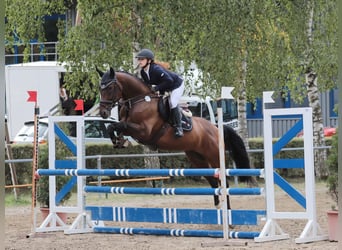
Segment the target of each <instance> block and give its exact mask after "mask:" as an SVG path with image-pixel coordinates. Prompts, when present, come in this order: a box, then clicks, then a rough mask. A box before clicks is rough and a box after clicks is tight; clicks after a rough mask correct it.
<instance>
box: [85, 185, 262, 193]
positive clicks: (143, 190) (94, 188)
mask: <svg viewBox="0 0 342 250" xmlns="http://www.w3.org/2000/svg"><path fill="white" fill-rule="evenodd" d="M84 191H85V192H87V193H112V194H161V195H221V194H222V192H223V190H222V188H135V187H107V186H85V187H84ZM227 194H228V195H262V194H264V189H263V188H227Z"/></svg>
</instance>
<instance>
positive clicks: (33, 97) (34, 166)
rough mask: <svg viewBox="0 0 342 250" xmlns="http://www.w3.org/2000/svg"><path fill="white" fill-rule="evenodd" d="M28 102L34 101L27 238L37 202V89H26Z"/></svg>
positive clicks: (34, 221)
mask: <svg viewBox="0 0 342 250" xmlns="http://www.w3.org/2000/svg"><path fill="white" fill-rule="evenodd" d="M28 93H29V96H30V97H29V98H28V100H27V101H28V102H34V103H35V104H34V140H33V164H32V201H31V226H32V229H31V234H29V235H27V236H26V237H27V238H29V237H31V236H32V235H35V233H36V202H37V178H36V172H37V169H38V145H39V141H38V134H39V133H38V132H39V106H38V103H37V91H28Z"/></svg>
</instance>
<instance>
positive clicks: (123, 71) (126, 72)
mask: <svg viewBox="0 0 342 250" xmlns="http://www.w3.org/2000/svg"><path fill="white" fill-rule="evenodd" d="M117 73H123V74H126V75H129V76H131V77H133V78H134V79H136V80H137V81H139V82H140V83H141V84H143V85H145V86H146V87H148V88H150V86H148V85H147V84H146V83H145V82H144V81H143V79H141V78H139V77H138V76H137V75H135V74H132V73H130V72H128V71H125V70H120V71H117Z"/></svg>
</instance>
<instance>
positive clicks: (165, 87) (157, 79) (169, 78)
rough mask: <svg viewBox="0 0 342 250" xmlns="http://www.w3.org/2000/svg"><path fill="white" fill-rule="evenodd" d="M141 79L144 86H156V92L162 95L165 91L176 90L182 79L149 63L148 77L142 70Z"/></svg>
mask: <svg viewBox="0 0 342 250" xmlns="http://www.w3.org/2000/svg"><path fill="white" fill-rule="evenodd" d="M140 73H141V77H142V78H143V80H144V82H145V83H146V84H150V85H156V91H159V92H160V93H161V94H164V92H165V91H172V90H174V89H176V88H178V87H179V86H180V85H181V84H182V82H183V79H182V78H181V77H180V76H179V75H177V74H176V73H174V72H171V71H169V70H166V69H164V68H163V67H162V66H160V65H158V64H155V63H151V64H150V68H149V71H148V73H149V77H148V75H147V74H146V72H145V71H144V70H143V69H142V70H141V71H140Z"/></svg>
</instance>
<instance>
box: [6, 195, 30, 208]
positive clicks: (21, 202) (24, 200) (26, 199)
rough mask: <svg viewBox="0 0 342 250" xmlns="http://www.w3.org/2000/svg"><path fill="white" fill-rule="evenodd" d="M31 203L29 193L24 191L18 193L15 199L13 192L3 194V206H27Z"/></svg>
mask: <svg viewBox="0 0 342 250" xmlns="http://www.w3.org/2000/svg"><path fill="white" fill-rule="evenodd" d="M30 204H31V193H29V192H25V193H21V194H19V195H18V198H17V199H15V197H14V194H13V193H6V195H5V206H6V207H16V206H27V205H30Z"/></svg>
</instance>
